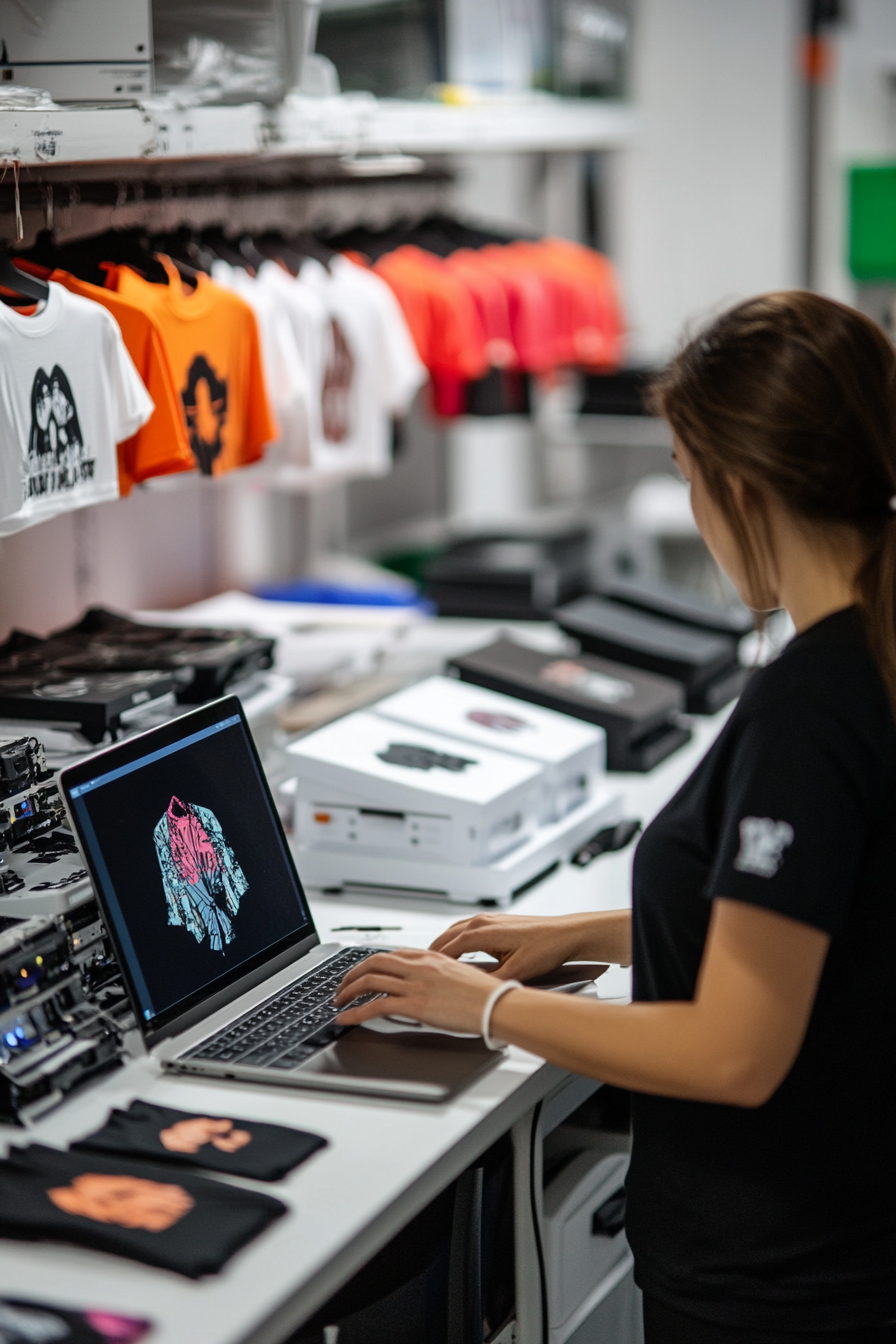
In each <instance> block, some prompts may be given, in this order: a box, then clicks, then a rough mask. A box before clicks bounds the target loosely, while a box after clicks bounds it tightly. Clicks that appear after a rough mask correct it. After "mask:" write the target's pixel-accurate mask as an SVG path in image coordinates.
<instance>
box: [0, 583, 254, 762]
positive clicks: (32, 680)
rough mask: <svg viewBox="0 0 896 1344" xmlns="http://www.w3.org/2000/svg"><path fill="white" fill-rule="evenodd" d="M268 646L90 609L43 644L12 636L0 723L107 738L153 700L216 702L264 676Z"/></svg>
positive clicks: (2, 669)
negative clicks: (64, 728) (21, 722)
mask: <svg viewBox="0 0 896 1344" xmlns="http://www.w3.org/2000/svg"><path fill="white" fill-rule="evenodd" d="M274 645H275V641H274V640H273V639H270V638H267V637H262V636H258V635H253V634H249V633H248V632H246V631H240V630H209V629H205V628H203V627H197V628H193V627H188V628H181V627H177V626H154V625H144V624H142V623H141V622H139V621H132V620H130V619H129V618H128V617H126V616H119V615H118V614H117V613H116V612H112V611H106V610H105V609H104V608H102V607H92V608H90V610H89V611H87V612H86V613H85V614H84V616H83V617H82V618H81V620H80V621H78V622H77V623H76V624H75V625H72V626H68V627H67V628H66V629H64V630H57V631H56V632H55V633H54V634H52V635H50V636H49V637H48V638H47V639H41V638H39V637H38V636H36V635H30V634H27V633H25V632H24V631H21V630H14V631H13V633H12V634H11V635H10V637H9V638H8V639H7V640H6V642H5V643H4V644H3V645H2V646H0V717H4V718H8V719H25V720H27V721H29V722H31V723H36V722H38V723H42V722H49V723H56V724H63V723H66V724H73V725H75V726H76V727H77V728H78V729H79V731H80V732H81V733H82V734H83V736H84V737H86V738H87V740H88V741H89V742H92V743H94V744H97V743H99V742H102V741H103V740H104V738H105V737H106V735H107V734H111V735H112V736H113V737H114V736H115V735H116V734H117V733H118V732H119V731H120V730H121V728H122V726H123V724H124V723H125V722H126V721H127V719H128V717H129V716H130V715H131V714H132V713H134V712H139V710H140V709H141V708H142V707H144V706H145V705H147V704H149V703H150V702H151V701H153V700H157V699H159V698H160V697H162V696H165V695H170V694H171V693H172V692H173V693H174V694H175V695H176V697H177V699H178V701H180V702H181V703H183V704H200V703H202V702H203V701H206V700H212V699H216V698H217V697H218V696H220V695H222V694H223V693H224V691H225V690H226V689H227V688H228V687H229V686H231V685H232V684H233V683H235V682H238V681H244V680H245V679H246V678H247V677H249V676H251V675H253V674H255V673H257V672H261V671H264V670H265V669H267V668H270V667H271V665H272V663H273V650H274Z"/></svg>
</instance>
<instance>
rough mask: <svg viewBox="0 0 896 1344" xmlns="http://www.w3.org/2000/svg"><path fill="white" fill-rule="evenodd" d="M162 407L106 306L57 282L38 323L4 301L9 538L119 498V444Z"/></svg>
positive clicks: (1, 475) (1, 479)
mask: <svg viewBox="0 0 896 1344" xmlns="http://www.w3.org/2000/svg"><path fill="white" fill-rule="evenodd" d="M154 409H155V408H154V406H153V402H152V399H151V398H150V396H149V393H148V392H147V391H146V388H145V387H144V386H143V382H142V380H141V378H140V375H139V374H138V372H137V370H136V368H135V367H134V363H133V361H132V359H131V357H130V355H129V354H128V352H127V350H126V349H125V346H124V342H123V341H122V339H121V332H120V331H119V328H118V323H117V322H116V321H115V319H114V317H112V315H111V314H110V313H108V312H107V311H106V309H105V308H102V307H101V306H100V305H99V304H98V303H92V302H91V300H90V299H84V298H81V297H80V296H78V295H76V294H70V293H69V292H68V290H66V289H64V288H63V287H62V285H57V284H55V283H52V282H51V283H50V292H49V297H48V299H47V301H46V303H45V304H44V306H43V308H42V309H41V310H40V311H38V312H36V313H35V314H34V315H33V316H31V317H25V316H23V315H22V314H21V313H17V312H15V310H14V309H11V308H7V307H6V306H5V305H2V304H0V536H8V535H9V534H10V533H13V532H18V531H20V530H21V529H22V528H24V527H30V526H31V525H32V524H34V523H40V522H43V521H44V520H45V519H47V518H52V517H54V515H56V514H58V513H66V512H68V511H69V510H71V509H80V508H83V507H84V506H85V505H86V504H98V503H100V502H101V501H103V500H108V499H117V498H118V454H117V452H116V445H117V444H119V443H121V442H122V441H123V440H125V439H129V438H130V437H131V435H132V434H135V433H136V432H137V430H138V429H139V428H140V426H141V425H144V424H146V421H147V420H148V419H149V417H150V416H151V415H152V413H153V410H154Z"/></svg>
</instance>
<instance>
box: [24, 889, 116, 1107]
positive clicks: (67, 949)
mask: <svg viewBox="0 0 896 1344" xmlns="http://www.w3.org/2000/svg"><path fill="white" fill-rule="evenodd" d="M113 991H114V992H113ZM132 1025H133V1018H132V1016H131V1014H130V1012H129V1009H128V1007H127V999H126V996H125V994H124V987H123V986H122V985H121V973H120V971H119V969H118V966H117V964H116V963H115V962H114V960H110V957H109V955H108V951H107V949H106V946H105V928H104V926H103V923H102V920H101V919H100V915H99V911H98V910H97V908H96V904H95V903H94V902H91V903H90V906H89V907H81V909H79V910H77V911H74V912H72V914H71V915H70V916H69V917H67V918H56V919H46V918H37V919H24V920H9V921H5V922H4V923H3V925H2V927H0V1123H3V1124H18V1125H21V1124H25V1123H27V1122H28V1121H30V1120H34V1119H37V1117H38V1116H40V1115H43V1114H44V1113H45V1112H46V1111H48V1110H51V1109H52V1108H53V1107H54V1106H57V1105H58V1104H59V1102H61V1101H63V1100H64V1098H65V1097H66V1096H67V1095H68V1094H69V1093H70V1092H72V1091H74V1090H75V1089H76V1088H78V1087H81V1086H83V1085H84V1084H85V1083H87V1082H89V1081H90V1080H91V1079H92V1078H94V1077H96V1075H97V1074H99V1073H102V1072H104V1071H105V1070H106V1069H109V1068H113V1067H115V1066H116V1065H117V1064H118V1063H119V1062H120V1059H121V1054H122V1045H121V1041H122V1035H123V1033H124V1031H126V1030H127V1029H128V1027H129V1026H132Z"/></svg>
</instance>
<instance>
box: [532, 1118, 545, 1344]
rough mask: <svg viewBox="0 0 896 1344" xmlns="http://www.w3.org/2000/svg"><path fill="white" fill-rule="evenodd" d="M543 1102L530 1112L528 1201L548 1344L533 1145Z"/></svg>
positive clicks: (542, 1318) (543, 1337)
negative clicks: (530, 1135) (530, 1209)
mask: <svg viewBox="0 0 896 1344" xmlns="http://www.w3.org/2000/svg"><path fill="white" fill-rule="evenodd" d="M543 1104H544V1103H543V1102H541V1101H540V1102H539V1103H538V1105H537V1106H536V1107H535V1110H534V1111H533V1112H532V1137H531V1140H530V1146H529V1203H530V1205H531V1208H532V1235H533V1237H534V1239H535V1254H536V1257H537V1259H538V1280H539V1284H540V1287H541V1340H542V1344H549V1335H548V1283H547V1274H546V1273H545V1267H544V1247H543V1246H542V1244H541V1223H540V1221H539V1217H538V1200H537V1198H536V1190H535V1146H536V1144H537V1142H538V1122H539V1120H540V1119H541V1108H542V1106H543Z"/></svg>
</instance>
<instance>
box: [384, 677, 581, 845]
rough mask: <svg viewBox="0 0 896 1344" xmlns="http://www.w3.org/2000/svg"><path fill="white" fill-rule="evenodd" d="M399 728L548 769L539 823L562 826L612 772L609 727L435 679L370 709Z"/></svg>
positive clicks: (543, 770)
mask: <svg viewBox="0 0 896 1344" xmlns="http://www.w3.org/2000/svg"><path fill="white" fill-rule="evenodd" d="M371 708H372V710H373V712H374V713H375V714H378V715H380V716H381V717H383V718H386V719H394V720H395V721H396V722H397V723H405V724H409V725H411V726H412V727H419V728H426V729H431V730H433V731H434V732H442V733H444V734H446V735H447V736H448V737H454V738H458V739H460V740H461V741H464V742H471V743H474V744H475V745H477V746H483V747H491V748H493V749H494V750H497V751H502V752H506V753H507V754H508V755H510V756H521V757H523V759H524V760H530V761H536V762H537V763H538V764H539V765H540V766H541V767H542V777H541V778H542V789H541V796H542V801H541V808H540V810H539V822H551V821H559V820H560V819H561V818H562V817H565V816H566V814H567V813H568V812H571V811H573V809H574V808H576V807H578V806H579V805H580V804H581V803H584V802H586V801H587V800H588V799H589V798H590V797H592V796H593V795H594V794H595V793H596V792H597V790H598V788H599V787H600V784H601V782H602V779H603V774H604V768H605V765H606V754H607V752H606V741H607V739H606V733H605V732H604V730H603V729H602V728H598V727H596V726H595V725H592V724H586V723H583V722H582V720H581V719H573V718H571V717H570V716H569V715H568V714H558V713H557V712H556V711H555V710H551V709H537V708H535V706H531V707H530V708H527V709H524V708H523V706H522V705H521V704H520V702H519V701H518V700H513V699H511V697H510V696H508V695H499V694H497V693H496V692H495V691H486V690H484V689H482V688H481V687H476V686H465V685H464V684H463V682H460V681H457V680H455V679H454V678H453V677H429V678H428V679H427V680H426V681H421V682H418V683H417V685H415V686H409V687H407V688H406V689H405V690H402V691H397V692H396V693H395V694H394V695H390V696H387V697H386V699H385V700H379V701H377V703H376V704H375V705H373V706H371Z"/></svg>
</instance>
